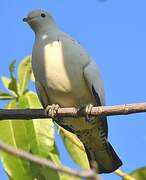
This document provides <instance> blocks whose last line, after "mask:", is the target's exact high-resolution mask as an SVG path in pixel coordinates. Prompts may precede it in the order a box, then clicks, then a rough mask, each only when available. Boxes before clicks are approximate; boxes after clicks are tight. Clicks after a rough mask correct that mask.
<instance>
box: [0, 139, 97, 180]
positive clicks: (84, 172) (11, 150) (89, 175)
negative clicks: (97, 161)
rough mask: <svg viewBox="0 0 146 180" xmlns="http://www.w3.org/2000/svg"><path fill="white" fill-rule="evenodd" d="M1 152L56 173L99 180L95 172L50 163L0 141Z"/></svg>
mask: <svg viewBox="0 0 146 180" xmlns="http://www.w3.org/2000/svg"><path fill="white" fill-rule="evenodd" d="M0 150H2V151H5V152H7V153H9V154H11V155H13V156H17V157H20V158H22V159H25V160H29V161H31V162H34V163H35V164H38V165H41V166H46V167H48V168H50V169H52V170H54V171H59V172H62V173H65V174H68V175H70V176H74V177H80V178H88V179H92V180H99V177H98V175H97V174H96V173H95V172H94V171H93V170H81V171H75V170H73V169H70V168H68V167H66V166H63V165H57V164H55V163H53V162H51V161H48V160H46V159H44V158H42V157H39V156H36V155H32V154H30V153H28V152H26V151H24V150H21V149H16V148H13V147H12V146H10V145H7V144H5V143H3V142H1V141H0Z"/></svg>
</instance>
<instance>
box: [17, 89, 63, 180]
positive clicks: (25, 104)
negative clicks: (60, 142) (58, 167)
mask: <svg viewBox="0 0 146 180" xmlns="http://www.w3.org/2000/svg"><path fill="white" fill-rule="evenodd" d="M40 107H41V104H40V102H39V99H38V97H37V95H36V93H34V92H32V91H29V92H27V93H26V94H25V95H23V96H22V97H20V98H19V108H40ZM26 129H27V135H28V139H33V141H30V150H31V152H32V153H33V154H37V155H40V156H42V157H44V158H47V159H49V160H51V161H53V162H55V163H57V164H60V159H59V154H58V151H57V149H56V145H55V142H54V124H53V122H52V120H51V119H49V120H48V119H40V120H39V119H37V120H33V121H27V122H26ZM33 169H34V170H35V171H36V172H37V173H39V174H41V175H42V176H43V177H45V178H46V179H48V177H50V179H55V180H57V179H60V177H59V173H58V172H55V171H52V170H50V169H48V168H45V167H42V168H40V167H39V168H38V167H35V166H34V165H33Z"/></svg>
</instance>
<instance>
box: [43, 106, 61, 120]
mask: <svg viewBox="0 0 146 180" xmlns="http://www.w3.org/2000/svg"><path fill="white" fill-rule="evenodd" d="M59 108H60V106H59V105H58V104H52V105H48V106H47V107H46V112H47V115H48V116H49V117H51V118H52V119H55V117H56V116H57V111H58V109H59Z"/></svg>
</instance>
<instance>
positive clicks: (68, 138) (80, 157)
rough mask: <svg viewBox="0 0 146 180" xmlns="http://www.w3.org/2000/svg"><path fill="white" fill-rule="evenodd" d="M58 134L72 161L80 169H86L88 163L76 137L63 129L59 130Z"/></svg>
mask: <svg viewBox="0 0 146 180" xmlns="http://www.w3.org/2000/svg"><path fill="white" fill-rule="evenodd" d="M60 134H61V137H62V139H63V142H64V145H65V147H66V149H67V151H68V153H69V154H70V156H71V158H72V160H73V161H74V162H75V163H76V164H77V165H79V166H80V167H82V168H85V169H88V168H89V163H88V159H87V155H86V153H85V149H84V146H83V144H82V143H81V141H80V140H79V139H78V138H77V136H76V135H74V134H72V133H70V132H68V131H66V130H65V129H63V128H60Z"/></svg>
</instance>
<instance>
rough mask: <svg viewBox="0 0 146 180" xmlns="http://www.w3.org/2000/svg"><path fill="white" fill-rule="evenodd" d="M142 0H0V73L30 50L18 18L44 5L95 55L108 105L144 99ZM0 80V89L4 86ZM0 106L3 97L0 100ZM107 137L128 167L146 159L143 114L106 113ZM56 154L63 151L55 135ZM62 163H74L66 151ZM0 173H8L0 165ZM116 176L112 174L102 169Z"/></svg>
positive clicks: (28, 31)
mask: <svg viewBox="0 0 146 180" xmlns="http://www.w3.org/2000/svg"><path fill="white" fill-rule="evenodd" d="M145 7H146V1H145V0H139V1H136V0H134V1H133V0H129V1H126V0H119V1H117V0H107V1H98V0H86V1H85V0H70V1H68V0H62V1H55V0H54V1H50V0H45V1H42V0H31V1H24V0H21V1H17V0H13V1H9V0H5V1H2V2H1V11H0V23H1V28H0V40H1V43H0V76H2V75H4V74H5V75H8V65H9V64H10V62H11V61H12V60H13V59H16V60H17V62H19V61H20V60H21V59H22V58H23V57H25V56H26V55H29V54H31V50H32V45H33V41H34V34H33V32H32V31H31V29H30V28H29V27H28V26H27V25H26V24H25V23H23V22H22V18H23V17H24V16H26V14H27V13H28V11H30V10H32V9H38V8H42V9H46V10H48V11H49V12H50V13H51V14H52V15H53V16H54V18H55V19H56V22H57V23H58V25H59V26H60V28H61V29H62V30H63V31H65V32H67V33H68V34H70V35H71V36H73V37H74V38H75V39H77V40H78V41H79V42H80V43H81V44H82V46H83V47H84V48H85V49H86V50H87V51H88V52H89V54H90V55H91V56H92V57H93V58H94V59H95V60H96V62H97V64H98V66H99V68H100V71H101V74H102V77H103V81H104V84H105V91H106V99H107V104H108V105H115V104H124V103H135V102H144V101H145V100H146V93H145V92H146V83H145V77H146V75H145V73H146V70H145V69H146V21H145V20H146V11H145ZM3 89H4V88H3V86H2V84H1V83H0V90H3ZM0 106H1V107H2V106H3V102H0ZM108 123H109V139H110V142H111V143H112V145H113V146H114V148H115V149H116V151H117V152H118V154H119V156H120V157H121V159H122V161H123V166H122V167H121V169H122V170H123V171H125V172H131V171H132V170H134V169H135V168H138V167H142V166H145V165H146V155H145V152H146V130H145V127H146V114H144V113H143V114H137V115H129V116H116V117H110V118H108ZM58 144H59V145H60V147H61V149H62V150H61V154H65V150H64V148H63V147H62V144H61V142H60V140H58ZM62 159H63V163H64V164H66V165H68V166H70V167H75V165H74V164H73V163H72V162H71V161H69V157H68V156H67V155H64V156H62ZM0 179H2V180H6V179H7V177H6V175H5V173H4V170H3V169H2V166H0ZM104 179H106V180H111V179H112V180H118V179H120V178H119V177H118V176H117V175H114V174H110V175H104Z"/></svg>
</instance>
